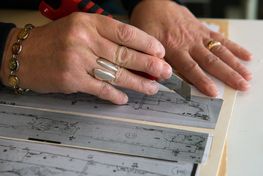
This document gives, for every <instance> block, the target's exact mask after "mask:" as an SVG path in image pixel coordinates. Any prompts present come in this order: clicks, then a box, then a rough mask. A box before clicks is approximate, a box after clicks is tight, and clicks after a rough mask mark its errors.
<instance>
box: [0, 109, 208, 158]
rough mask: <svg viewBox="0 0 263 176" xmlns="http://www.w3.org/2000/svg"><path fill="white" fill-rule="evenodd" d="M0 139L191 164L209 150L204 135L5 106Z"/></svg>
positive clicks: (2, 112)
mask: <svg viewBox="0 0 263 176" xmlns="http://www.w3.org/2000/svg"><path fill="white" fill-rule="evenodd" d="M0 136H4V137H11V138H18V139H28V138H30V139H38V140H42V141H56V143H61V144H65V145H71V146H76V147H85V148H89V149H93V150H99V151H107V152H113V153H120V154H127V155H134V156H141V157H146V158H154V159H160V160H167V161H185V162H190V163H201V162H202V161H204V158H203V156H204V151H205V149H206V147H210V146H207V141H208V134H205V133H197V132H190V131H185V130H178V129H172V128H161V127H155V126H148V125H141V124H134V123H128V122H120V121H115V120H107V119H101V118H92V117H86V116H75V115H67V114H62V113H55V112H47V111H40V110H33V109H24V108H18V107H17V108H16V107H11V106H3V105H1V106H0Z"/></svg>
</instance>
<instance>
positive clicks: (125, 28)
mask: <svg viewBox="0 0 263 176" xmlns="http://www.w3.org/2000/svg"><path fill="white" fill-rule="evenodd" d="M116 32H117V33H116V34H117V39H118V40H119V41H120V42H121V43H122V44H125V43H128V42H130V41H132V40H133V39H134V38H135V29H134V27H132V26H129V25H127V24H123V23H121V24H119V25H118V26H117V31H116Z"/></svg>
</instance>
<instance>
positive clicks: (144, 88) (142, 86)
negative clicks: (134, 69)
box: [137, 79, 154, 95]
mask: <svg viewBox="0 0 263 176" xmlns="http://www.w3.org/2000/svg"><path fill="white" fill-rule="evenodd" d="M148 85H149V84H147V81H145V80H144V79H141V80H140V81H139V84H138V85H137V86H138V87H137V89H138V90H139V91H141V92H144V93H146V94H147V95H153V94H154V93H153V92H152V91H150V90H149V89H148Z"/></svg>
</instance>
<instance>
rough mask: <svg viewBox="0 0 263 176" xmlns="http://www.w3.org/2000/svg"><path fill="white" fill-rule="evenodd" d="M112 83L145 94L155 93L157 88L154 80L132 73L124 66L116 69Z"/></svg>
mask: <svg viewBox="0 0 263 176" xmlns="http://www.w3.org/2000/svg"><path fill="white" fill-rule="evenodd" d="M112 83H113V84H115V85H118V86H120V87H124V88H128V89H131V90H134V91H137V92H141V93H144V94H147V95H153V94H156V93H157V92H158V90H159V84H158V83H157V82H156V81H152V80H149V79H146V78H144V77H141V76H138V75H136V74H133V73H131V72H130V71H128V70H126V69H124V68H120V69H118V71H117V73H116V78H115V80H114V81H113V82H112Z"/></svg>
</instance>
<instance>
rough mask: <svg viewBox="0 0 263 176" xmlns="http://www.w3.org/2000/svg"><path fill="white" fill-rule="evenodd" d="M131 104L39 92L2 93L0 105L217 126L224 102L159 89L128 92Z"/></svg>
mask: <svg viewBox="0 0 263 176" xmlns="http://www.w3.org/2000/svg"><path fill="white" fill-rule="evenodd" d="M126 92H127V94H128V96H129V103H128V104H126V105H122V106H118V105H113V104H112V103H110V102H107V101H103V100H101V99H98V98H96V97H94V96H91V95H87V94H71V95H64V94H45V95H43V94H36V93H32V92H31V93H27V94H25V95H22V96H16V95H14V94H13V92H12V91H9V90H7V89H3V90H1V92H0V104H10V105H18V106H28V107H35V108H45V109H55V110H61V111H67V112H81V113H87V114H95V115H104V116H111V117H118V118H126V119H127V118H128V119H137V120H143V121H152V122H158V123H166V124H167V123H168V124H177V125H187V126H194V127H204V128H215V124H216V122H217V119H218V116H219V112H220V109H221V106H222V103H223V100H221V99H209V98H203V97H197V96H192V97H191V101H186V100H184V99H183V98H182V97H180V96H179V95H177V94H176V93H173V92H166V91H159V93H157V94H156V95H154V96H146V95H143V94H140V93H136V92H132V91H127V90H126Z"/></svg>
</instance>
